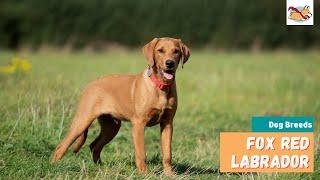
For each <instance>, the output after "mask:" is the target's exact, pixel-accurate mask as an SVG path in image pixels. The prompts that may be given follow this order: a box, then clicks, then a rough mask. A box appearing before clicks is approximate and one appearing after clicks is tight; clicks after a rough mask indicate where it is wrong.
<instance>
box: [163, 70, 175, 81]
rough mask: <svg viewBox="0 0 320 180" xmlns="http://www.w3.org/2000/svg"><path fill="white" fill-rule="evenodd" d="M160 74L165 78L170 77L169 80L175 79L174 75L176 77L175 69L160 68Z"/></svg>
mask: <svg viewBox="0 0 320 180" xmlns="http://www.w3.org/2000/svg"><path fill="white" fill-rule="evenodd" d="M160 74H161V75H162V76H163V77H164V78H166V79H168V80H171V79H173V77H174V71H173V70H162V69H161V70H160Z"/></svg>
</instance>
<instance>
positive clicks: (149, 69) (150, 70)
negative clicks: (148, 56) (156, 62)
mask: <svg viewBox="0 0 320 180" xmlns="http://www.w3.org/2000/svg"><path fill="white" fill-rule="evenodd" d="M151 75H152V69H151V68H150V67H149V68H148V71H147V76H149V77H150V76H151Z"/></svg>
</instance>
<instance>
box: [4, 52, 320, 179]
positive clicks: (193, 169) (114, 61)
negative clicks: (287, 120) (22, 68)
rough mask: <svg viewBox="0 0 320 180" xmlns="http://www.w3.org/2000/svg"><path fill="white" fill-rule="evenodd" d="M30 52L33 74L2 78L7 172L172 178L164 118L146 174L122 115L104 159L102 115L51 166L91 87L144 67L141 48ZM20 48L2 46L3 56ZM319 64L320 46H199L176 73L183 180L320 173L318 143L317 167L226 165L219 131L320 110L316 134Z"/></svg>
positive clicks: (178, 162)
mask: <svg viewBox="0 0 320 180" xmlns="http://www.w3.org/2000/svg"><path fill="white" fill-rule="evenodd" d="M24 55H25V56H26V58H28V59H29V60H30V61H31V63H32V69H31V71H30V73H29V74H28V75H25V76H4V77H2V76H0V179H40V178H41V179H95V178H96V179H172V178H168V177H166V176H165V175H163V174H162V165H161V150H160V137H159V132H160V129H159V126H154V127H150V128H146V135H145V141H146V143H145V144H146V149H147V150H146V151H147V157H148V158H147V159H148V170H149V172H150V173H149V174H148V175H147V176H145V177H142V176H140V175H139V174H138V172H137V170H136V168H135V163H134V151H133V145H132V137H131V127H130V126H131V124H130V123H129V122H123V123H122V125H123V126H122V127H121V129H120V132H119V134H118V135H117V136H116V137H115V139H114V140H113V141H112V142H111V143H110V144H108V145H106V147H105V148H104V150H103V152H102V154H101V155H102V160H103V162H104V164H103V165H102V166H98V165H94V164H93V162H92V160H91V155H90V151H89V147H88V146H89V144H90V143H91V142H92V141H93V139H94V138H95V137H97V135H98V133H99V127H98V125H97V122H95V123H94V124H93V125H92V126H91V127H90V129H89V134H88V139H87V141H86V144H85V145H84V146H83V148H82V149H81V150H80V152H79V154H78V155H77V156H74V155H73V154H72V152H71V151H70V150H69V151H68V153H67V154H66V156H65V157H64V158H63V159H62V160H61V161H60V162H59V164H57V165H50V164H49V159H50V156H51V153H52V152H53V151H54V148H55V146H56V145H57V144H58V143H59V141H60V140H61V139H62V138H63V137H64V136H65V135H66V132H67V130H68V128H69V125H70V123H71V120H72V117H73V115H74V113H75V110H76V107H77V103H78V101H79V97H80V95H81V90H82V89H83V87H84V86H85V85H86V84H87V83H88V82H89V81H90V80H93V79H95V78H97V77H99V76H102V75H104V74H110V73H138V72H140V71H142V69H143V68H144V67H146V62H145V60H144V58H143V55H142V54H141V53H130V52H126V53H121V52H113V53H108V54H98V53H92V54H85V53H75V54H74V53H72V54H68V53H48V52H46V53H43V52H38V53H36V54H30V53H24ZM12 56H13V53H7V52H3V53H1V54H0V59H10V57H12ZM302 59H306V60H307V61H308V62H307V63H306V61H302ZM199 62H201V63H199ZM319 68H320V57H319V54H318V53H314V52H313V53H312V52H309V53H307V52H305V53H277V54H270V53H264V54H246V53H232V54H221V53H208V52H196V51H195V52H193V54H192V56H191V59H190V60H189V61H188V62H187V64H186V65H185V67H184V69H183V70H181V68H179V70H178V72H177V78H176V79H177V90H178V95H179V107H178V111H177V114H176V116H175V119H174V133H173V144H172V148H173V165H174V167H175V169H176V171H177V172H178V174H179V175H178V176H176V177H175V179H217V178H222V179H263V180H265V179H319V176H320V154H319V150H318V151H316V152H315V159H316V160H315V166H314V167H315V169H314V170H315V172H314V173H272V174H270V173H260V174H251V173H247V174H240V173H239V174H236V173H218V172H217V168H218V167H219V133H220V132H222V131H250V118H251V116H252V115H265V114H266V115H272V114H283V115H312V116H314V117H315V119H316V121H315V123H316V124H315V126H314V127H315V136H314V137H315V139H317V138H316V137H318V136H319V128H320V125H319V123H320V121H319V118H320V99H319V98H317V97H319V91H320V81H319V79H320V71H319ZM317 142H318V143H316V144H318V145H319V139H317Z"/></svg>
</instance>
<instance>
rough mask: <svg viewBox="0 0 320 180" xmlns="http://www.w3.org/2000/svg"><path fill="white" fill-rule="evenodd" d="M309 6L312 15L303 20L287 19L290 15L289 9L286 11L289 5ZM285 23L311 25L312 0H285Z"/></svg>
mask: <svg viewBox="0 0 320 180" xmlns="http://www.w3.org/2000/svg"><path fill="white" fill-rule="evenodd" d="M306 5H307V6H310V8H309V10H310V13H311V14H312V16H311V17H310V18H309V19H307V20H304V21H294V20H292V19H289V16H290V10H289V11H288V9H289V7H290V6H293V7H295V8H296V7H299V6H301V7H304V6H306ZM286 11H287V17H286V19H287V25H313V16H314V11H313V0H287V9H286Z"/></svg>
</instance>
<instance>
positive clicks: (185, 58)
mask: <svg viewBox="0 0 320 180" xmlns="http://www.w3.org/2000/svg"><path fill="white" fill-rule="evenodd" d="M180 50H181V59H180V60H181V67H182V69H183V65H184V63H186V62H187V61H188V59H189V57H190V49H189V48H188V47H187V46H186V45H185V44H184V43H183V42H182V41H180Z"/></svg>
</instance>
